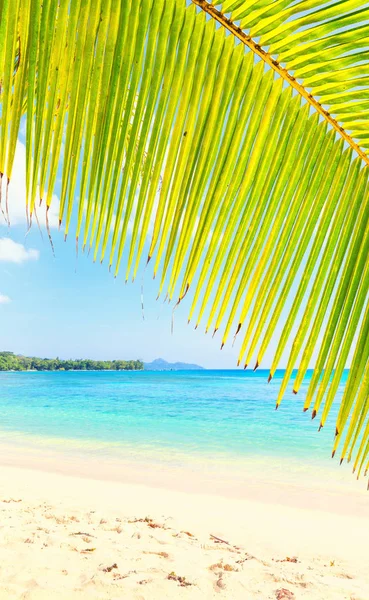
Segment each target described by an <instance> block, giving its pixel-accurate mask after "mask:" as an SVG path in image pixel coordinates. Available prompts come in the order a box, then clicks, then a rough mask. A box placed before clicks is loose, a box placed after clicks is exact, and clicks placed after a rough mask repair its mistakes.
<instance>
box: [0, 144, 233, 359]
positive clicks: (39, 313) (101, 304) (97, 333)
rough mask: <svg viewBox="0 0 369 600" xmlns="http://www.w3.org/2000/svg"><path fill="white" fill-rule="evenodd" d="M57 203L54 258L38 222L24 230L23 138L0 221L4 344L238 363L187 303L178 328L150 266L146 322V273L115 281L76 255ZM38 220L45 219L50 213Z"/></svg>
mask: <svg viewBox="0 0 369 600" xmlns="http://www.w3.org/2000/svg"><path fill="white" fill-rule="evenodd" d="M4 191H5V190H4ZM54 201H55V206H54V209H53V210H52V211H51V212H52V214H51V217H50V222H51V225H52V226H53V227H52V229H51V233H52V238H53V243H54V247H55V258H54V256H53V254H52V251H51V247H50V244H49V241H48V238H47V235H46V233H45V230H44V229H43V239H42V238H41V235H40V232H39V230H38V228H37V225H36V223H34V224H33V226H32V229H31V231H30V232H29V234H28V235H27V236H26V235H25V234H26V220H25V209H24V207H25V183H24V146H23V145H22V144H19V146H18V150H17V155H16V161H15V165H14V171H13V178H12V181H11V183H10V188H9V212H10V220H11V227H10V229H9V228H8V227H7V226H6V224H5V223H4V220H3V219H2V224H1V226H0V271H1V284H0V311H1V313H2V314H1V316H2V319H1V322H2V328H1V329H2V335H1V337H2V341H1V347H2V349H3V350H11V351H14V352H19V353H23V354H26V355H37V356H47V357H53V356H59V357H61V358H69V357H71V358H78V357H89V358H96V359H113V358H122V359H128V358H136V357H138V358H143V359H144V360H152V359H154V358H157V357H163V358H165V359H167V360H170V361H176V360H181V361H187V362H197V363H199V364H201V365H204V366H206V367H224V368H232V367H234V366H235V364H236V360H237V351H236V349H232V348H231V347H229V348H224V349H223V350H222V351H221V352H220V349H219V346H220V340H219V339H212V338H211V337H210V336H209V335H207V336H205V335H204V333H203V328H202V329H199V330H198V331H194V328H193V326H188V325H187V311H188V308H189V305H188V304H187V306H183V308H182V307H180V309H179V310H177V311H176V315H175V321H174V331H173V334H172V333H171V319H172V308H171V306H168V305H167V304H165V305H164V304H163V302H162V301H161V300H159V301H156V296H157V287H158V283H157V282H156V281H153V280H152V276H151V272H150V271H149V269H148V270H147V272H146V273H145V279H144V308H145V320H143V318H142V310H141V276H140V277H138V279H137V280H136V282H135V283H134V284H132V283H128V284H127V285H125V284H124V270H123V272H122V276H121V277H118V278H117V279H114V277H113V275H112V274H110V273H109V271H108V268H107V265H105V264H103V265H100V264H93V262H92V259H91V257H88V256H87V255H84V254H82V253H80V254H79V257H78V260H77V259H76V249H75V242H74V239H73V235H71V236H70V237H69V239H68V240H67V241H66V242H64V241H63V237H64V236H63V233H62V231H60V232H59V231H58V229H57V227H56V225H57V208H58V202H57V198H54ZM1 218H2V217H1ZM39 219H40V222H42V221H44V213H42V214H39ZM72 231H73V228H72Z"/></svg>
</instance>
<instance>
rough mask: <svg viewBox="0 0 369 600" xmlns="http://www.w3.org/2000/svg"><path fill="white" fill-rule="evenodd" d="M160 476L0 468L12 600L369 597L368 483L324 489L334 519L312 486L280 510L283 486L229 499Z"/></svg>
mask: <svg viewBox="0 0 369 600" xmlns="http://www.w3.org/2000/svg"><path fill="white" fill-rule="evenodd" d="M23 458H24V464H27V457H26V456H24V457H23ZM8 462H9V461H8ZM48 468H49V470H50V471H51V470H52V465H51V464H48ZM59 470H61V471H63V465H62V464H61V465H60V469H59ZM149 470H150V469H149V466H148V468H147V473H146V475H147V476H148V479H149V481H150V486H145V485H141V484H139V483H133V484H132V483H122V482H118V481H107V480H102V479H95V480H94V479H87V478H81V477H76V476H70V475H65V474H60V473H52V472H46V471H44V472H43V471H38V470H32V469H30V468H27V469H24V468H19V467H14V466H13V467H10V466H2V467H0V510H1V520H0V531H1V534H0V599H1V600H3V599H4V600H5V599H7V598H27V599H32V600H33V599H35V600H36V599H37V600H38V599H45V600H46V599H47V600H57V599H60V598H63V599H66V600H69V599H70V600H74V599H75V598H78V599H90V598H91V599H98V600H102V599H105V598H109V599H145V600H163V599H165V598H170V599H173V598H188V599H190V600H191V599H192V598H193V599H195V598H204V599H211V598H224V599H227V600H228V599H229V600H238V599H240V600H241V599H242V600H248V599H253V598H257V599H260V600H268V599H273V600H275V599H278V600H291V599H292V598H296V599H299V598H306V599H309V600H315V599H321V600H329V599H332V600H338V599H348V600H367V599H368V598H369V569H368V564H369V552H368V541H369V494H367V493H365V492H364V491H363V488H364V485H363V483H364V482H361V484H360V483H356V484H355V485H357V494H356V493H355V492H353V491H352V489H353V488H350V490H351V492H350V493H347V494H346V495H345V492H344V491H342V490H340V489H337V490H335V491H334V492H332V491H331V492H329V490H328V489H325V490H324V489H319V488H317V489H316V490H315V494H316V495H317V496H318V497H319V498H320V500H319V504H320V505H322V506H325V507H329V506H330V507H331V508H332V512H327V511H324V510H322V509H319V508H315V509H309V508H306V507H305V508H301V502H300V500H299V499H301V496H302V495H303V493H304V489H306V487H305V488H304V486H303V484H302V482H301V489H300V490H299V493H297V490H296V488H298V486H296V485H294V486H290V491H291V501H290V502H288V503H286V502H284V503H279V502H278V497H277V496H276V493H277V492H276V486H275V485H274V487H273V486H272V487H271V491H270V494H268V491H267V490H268V488H267V486H266V485H264V486H261V487H260V490H259V493H258V494H256V493H255V489H254V490H253V494H252V497H253V498H254V500H250V499H247V498H245V497H243V498H242V499H241V498H234V497H222V496H219V495H214V494H213V495H210V494H209V495H207V494H204V493H198V492H196V491H193V490H192V491H189V492H183V491H174V490H170V489H165V487H164V486H163V485H162V482H161V484H160V486H158V487H153V485H152V484H151V479H150V477H149ZM99 471H100V472H99ZM94 475H95V477H100V476H101V465H99V464H96V465H95V474H94ZM141 475H142V477H143V478H144V477H145V473H142V474H141ZM179 475H180V474H179ZM182 475H183V474H182ZM183 476H184V475H183ZM346 476H347V477H348V478H349V473H348V472H346ZM172 487H173V486H172ZM254 487H255V486H254ZM188 488H189V489H192V488H191V485H190V482H188ZM288 489H289V484H288V485H286V486H284V488H283V493H282V494H281V498H282V499H285V498H286V497H288ZM310 492H311V494H312V495H311V496H310V497H311V498H312V497H313V494H314V490H311V489H310ZM256 497H257V500H256V499H255V498H256ZM308 498H309V496H308ZM296 499H297V500H296ZM295 500H296V501H295ZM294 501H295V505H296V506H295V507H294V506H292V505H293V504H294ZM356 506H357V507H358V511H357V513H358V514H359V515H360V516H357V514H356V508H355V507H356ZM145 519H146V520H145ZM150 519H152V520H150ZM211 535H214V536H216V537H218V538H220V539H222V540H224V541H225V542H228V544H227V543H222V542H218V541H217V540H215V539H214V538H212V537H211ZM289 559H292V561H291V560H289ZM171 574H172V575H171ZM168 577H169V578H168ZM182 578H184V579H182ZM186 584H191V585H186Z"/></svg>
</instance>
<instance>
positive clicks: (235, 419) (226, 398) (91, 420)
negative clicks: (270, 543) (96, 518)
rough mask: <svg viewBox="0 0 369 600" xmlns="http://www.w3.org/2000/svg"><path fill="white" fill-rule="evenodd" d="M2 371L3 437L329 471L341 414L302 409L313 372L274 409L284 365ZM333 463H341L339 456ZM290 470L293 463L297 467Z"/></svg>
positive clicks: (117, 454)
mask: <svg viewBox="0 0 369 600" xmlns="http://www.w3.org/2000/svg"><path fill="white" fill-rule="evenodd" d="M267 376H268V372H267V371H263V370H260V371H257V372H255V373H254V372H249V371H241V370H237V371H236V370H235V371H232V370H204V371H176V372H175V371H171V372H149V371H136V372H111V371H109V372H108V371H105V372H11V373H10V372H2V373H0V389H1V394H0V441H2V442H7V443H8V442H12V443H15V444H18V445H21V444H32V445H34V446H38V447H43V448H45V447H48V448H62V449H67V450H68V451H73V450H74V451H78V452H82V453H88V454H89V455H92V456H98V457H100V458H101V457H103V458H104V457H105V458H129V459H130V460H135V459H140V460H142V461H147V460H150V461H159V462H163V463H166V464H170V465H174V466H180V465H182V464H187V465H188V464H195V463H198V462H199V461H200V462H201V461H205V462H207V463H208V464H214V465H220V464H223V465H233V466H234V465H237V467H238V468H240V467H241V468H242V465H243V464H247V463H248V462H250V460H251V459H252V460H253V461H254V462H255V461H256V462H257V461H259V464H260V465H263V464H265V465H269V467H272V468H273V469H274V468H278V467H279V466H280V465H281V464H283V465H284V466H285V465H286V464H288V465H289V466H291V465H293V468H295V469H300V468H301V467H302V466H304V467H306V466H310V467H311V468H312V469H315V468H316V467H317V466H319V468H328V469H332V468H333V467H334V466H335V465H334V463H333V461H332V460H331V458H330V456H331V449H332V444H333V438H334V429H335V427H334V425H335V417H336V415H337V412H338V407H339V399H340V397H341V396H342V393H343V389H344V382H345V380H346V378H347V373H345V374H344V377H343V380H342V382H341V384H340V387H339V391H338V395H337V399H336V402H335V404H334V405H333V408H332V412H331V415H330V418H329V420H328V423H327V424H326V426H325V428H323V430H322V431H320V432H319V433H318V431H317V429H318V425H319V419H318V418H316V419H315V420H314V421H312V419H311V413H309V412H307V413H303V411H302V406H303V401H304V396H305V392H306V390H307V387H308V382H309V378H310V376H311V373H310V374H309V373H308V375H307V378H306V380H305V382H304V384H303V386H302V389H301V391H300V393H299V394H298V395H296V396H295V395H293V394H292V384H291V386H290V387H289V390H288V392H287V394H286V397H285V398H284V400H283V402H282V404H281V406H280V407H279V409H278V410H277V411H276V410H275V401H276V397H277V393H278V389H279V385H280V382H281V379H282V376H283V371H277V373H276V375H275V377H274V379H273V380H272V381H271V383H269V384H268V383H267ZM334 462H336V461H334ZM291 468H292V467H291Z"/></svg>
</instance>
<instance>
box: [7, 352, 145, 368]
mask: <svg viewBox="0 0 369 600" xmlns="http://www.w3.org/2000/svg"><path fill="white" fill-rule="evenodd" d="M143 368H144V364H143V362H142V360H91V359H89V358H81V359H78V360H61V359H60V358H37V357H35V356H22V355H21V354H14V353H13V352H0V371H142V370H143Z"/></svg>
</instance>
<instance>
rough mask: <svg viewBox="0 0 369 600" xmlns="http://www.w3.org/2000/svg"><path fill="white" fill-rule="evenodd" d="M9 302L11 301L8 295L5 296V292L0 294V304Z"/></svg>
mask: <svg viewBox="0 0 369 600" xmlns="http://www.w3.org/2000/svg"><path fill="white" fill-rule="evenodd" d="M9 302H11V299H10V298H9V296H5V294H0V304H9Z"/></svg>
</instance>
